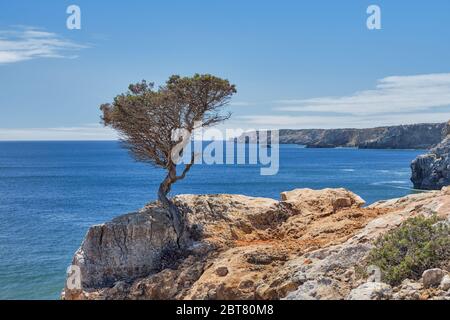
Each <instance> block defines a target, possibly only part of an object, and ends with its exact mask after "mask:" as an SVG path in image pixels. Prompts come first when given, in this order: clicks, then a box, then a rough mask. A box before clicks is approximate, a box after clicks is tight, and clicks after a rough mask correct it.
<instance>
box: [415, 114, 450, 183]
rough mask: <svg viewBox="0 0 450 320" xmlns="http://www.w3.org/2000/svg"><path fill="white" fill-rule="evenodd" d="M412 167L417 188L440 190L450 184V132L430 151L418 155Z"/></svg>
mask: <svg viewBox="0 0 450 320" xmlns="http://www.w3.org/2000/svg"><path fill="white" fill-rule="evenodd" d="M448 127H449V128H450V122H449V124H448ZM448 132H450V130H448ZM411 169H412V177H411V181H412V182H413V183H414V187H415V188H416V189H424V190H439V189H441V188H442V187H444V186H448V185H450V134H449V135H448V136H447V138H445V139H444V140H443V141H442V142H441V143H440V144H439V145H437V146H436V147H435V148H433V149H432V150H430V152H429V153H427V154H425V155H421V156H419V157H417V158H416V159H415V160H414V161H413V162H412V163H411Z"/></svg>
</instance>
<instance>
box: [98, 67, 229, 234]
mask: <svg viewBox="0 0 450 320" xmlns="http://www.w3.org/2000/svg"><path fill="white" fill-rule="evenodd" d="M128 89H129V91H127V92H126V93H123V94H120V95H118V96H116V97H115V98H114V101H113V102H112V103H108V104H103V105H101V107H100V109H101V111H102V112H103V117H102V121H103V124H104V125H105V126H109V127H111V128H113V129H115V130H116V131H117V132H118V133H119V137H120V139H121V141H122V142H123V145H124V146H125V147H126V148H127V149H129V150H130V152H131V154H132V155H133V157H134V158H135V159H136V160H137V161H142V162H146V163H150V164H151V165H153V166H155V167H160V168H164V169H165V170H166V171H167V175H166V177H165V178H164V180H163V181H162V183H161V185H160V186H159V190H158V200H159V201H160V202H161V203H162V205H163V206H164V207H166V208H167V209H168V212H169V219H170V220H171V222H172V226H173V228H174V230H175V232H176V234H177V237H178V239H180V237H181V235H182V233H183V230H184V219H183V217H182V216H181V212H180V210H179V209H178V208H177V207H176V206H175V205H174V203H173V202H172V201H171V200H170V199H169V198H168V193H169V192H170V189H171V187H172V184H174V183H175V182H177V181H178V180H181V179H184V177H185V176H186V174H187V172H188V171H189V169H190V168H191V167H192V165H193V163H194V157H195V155H194V153H193V152H192V154H191V161H190V163H187V164H185V165H184V167H183V168H182V169H180V171H181V172H180V173H178V172H177V161H176V160H177V159H174V156H173V155H174V153H175V154H176V155H177V156H182V155H183V154H182V152H183V150H182V149H181V150H179V149H180V143H182V137H179V138H177V139H174V133H175V132H179V130H182V131H183V132H185V133H188V134H191V133H192V132H193V130H194V129H196V127H195V126H197V127H198V126H199V124H200V126H201V127H209V126H212V125H214V124H217V123H219V122H222V121H225V120H227V119H228V118H229V117H230V115H231V114H230V113H227V114H222V113H221V111H222V109H223V107H224V106H225V105H226V104H227V103H228V102H229V101H230V98H231V96H232V95H233V94H234V93H236V88H235V86H234V85H232V84H230V83H229V82H228V81H227V80H223V79H220V78H217V77H214V76H212V75H209V74H206V75H199V74H195V75H194V76H193V77H180V76H177V75H174V76H171V77H170V78H169V80H168V81H167V82H166V84H165V85H163V86H160V87H159V88H158V89H157V90H155V89H154V84H153V83H147V82H146V81H145V80H143V81H142V82H139V83H137V84H132V85H130V86H129V87H128Z"/></svg>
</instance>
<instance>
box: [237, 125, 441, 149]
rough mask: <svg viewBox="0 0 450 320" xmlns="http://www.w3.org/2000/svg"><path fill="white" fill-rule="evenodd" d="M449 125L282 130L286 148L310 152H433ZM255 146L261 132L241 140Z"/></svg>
mask: <svg viewBox="0 0 450 320" xmlns="http://www.w3.org/2000/svg"><path fill="white" fill-rule="evenodd" d="M445 133H446V124H445V123H423V124H412V125H400V126H390V127H377V128H369V129H298V130H295V129H281V130H279V139H280V143H282V144H290V143H292V144H299V145H305V146H306V147H308V148H337V147H347V148H360V149H430V148H432V147H434V146H435V145H437V144H438V143H439V142H441V141H442V139H444V137H445ZM237 140H238V141H239V142H245V141H247V142H250V143H254V142H256V141H257V132H250V133H246V134H245V135H242V136H241V137H239V138H238V139H237Z"/></svg>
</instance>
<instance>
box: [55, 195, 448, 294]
mask: <svg viewBox="0 0 450 320" xmlns="http://www.w3.org/2000/svg"><path fill="white" fill-rule="evenodd" d="M174 202H175V204H176V205H177V206H178V207H179V208H180V209H181V210H182V211H183V214H184V215H185V217H186V219H187V221H186V232H185V235H184V237H183V238H182V239H180V242H179V244H180V248H179V247H177V245H176V234H175V232H174V231H173V229H172V228H171V225H170V221H169V219H168V218H167V215H166V214H165V209H163V208H161V207H160V205H159V204H158V203H157V202H154V203H151V204H149V205H147V206H146V207H145V208H144V209H142V210H141V211H139V212H135V213H130V214H127V215H123V216H120V217H118V218H116V219H113V220H112V221H111V222H107V223H105V224H102V225H96V226H92V227H91V228H90V229H89V231H88V233H87V235H86V237H85V239H84V241H83V243H82V245H81V247H80V249H79V250H78V251H77V252H76V254H75V256H74V258H73V261H72V265H74V266H76V267H77V268H76V269H78V270H79V275H80V286H78V287H73V286H72V287H71V286H70V285H68V284H67V283H66V287H65V289H64V292H63V295H62V298H63V299H66V300H96V299H132V300H140V299H156V300H158V299H159V300H160V299H180V300H183V299H219V300H223V299H233V300H236V299H239V300H245V299H264V300H272V299H292V300H304V299H308V300H311V299H314V300H329V299H332V300H336V299H352V300H361V299H363V300H381V299H399V300H403V299H407V300H411V299H417V300H418V299H422V300H424V299H450V275H449V271H450V265H448V266H445V264H443V265H442V266H441V265H438V264H428V265H427V266H428V267H429V268H431V269H428V268H427V270H426V271H424V272H423V275H422V273H420V274H419V275H418V276H417V277H414V278H405V280H404V281H402V282H401V283H400V284H392V285H389V284H388V283H384V282H380V281H379V280H378V281H379V282H374V281H375V280H376V279H375V280H373V279H371V278H370V275H366V274H364V273H362V271H361V270H360V269H361V266H364V265H365V263H366V262H365V261H366V260H365V259H366V258H367V257H368V255H369V254H370V252H371V250H372V249H373V248H374V246H375V245H376V241H377V239H378V237H379V236H380V235H383V234H386V233H387V232H390V231H391V230H395V229H396V228H398V227H399V226H400V225H401V224H403V223H404V222H405V221H407V220H408V219H411V218H412V217H439V218H440V219H442V220H441V222H440V224H441V225H442V226H443V227H442V229H439V230H445V229H443V228H444V226H445V225H450V188H444V189H443V190H442V191H432V192H427V193H421V194H414V195H409V196H406V197H403V198H400V199H392V200H387V201H380V202H377V203H375V204H372V205H370V206H369V207H363V205H364V201H363V200H362V199H361V198H360V197H359V196H357V195H356V194H354V193H352V192H350V191H347V190H345V189H324V190H311V189H295V190H292V191H288V192H283V193H281V201H277V200H274V199H269V198H254V197H247V196H242V195H227V194H219V195H179V196H176V197H175V198H174ZM424 235H425V234H424ZM441 268H442V269H441ZM70 277H71V276H70ZM68 283H71V282H68ZM69 287H70V288H69Z"/></svg>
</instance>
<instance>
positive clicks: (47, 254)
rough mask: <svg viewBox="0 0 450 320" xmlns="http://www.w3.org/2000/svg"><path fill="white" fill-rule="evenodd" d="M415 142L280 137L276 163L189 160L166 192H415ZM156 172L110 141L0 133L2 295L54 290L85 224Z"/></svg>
mask: <svg viewBox="0 0 450 320" xmlns="http://www.w3.org/2000/svg"><path fill="white" fill-rule="evenodd" d="M421 153H423V151H420V150H358V149H305V148H301V147H300V146H297V145H282V146H280V170H279V173H278V174H277V175H274V176H261V175H260V167H259V166H258V165H213V166H207V165H195V166H194V167H193V168H192V169H191V171H190V172H189V174H188V177H187V178H186V179H185V180H184V181H181V182H179V183H177V184H176V185H175V186H174V188H173V194H180V193H191V194H202V193H236V194H245V195H250V196H261V197H273V198H277V199H278V198H279V193H280V192H282V191H285V190H290V189H294V188H314V189H320V188H325V187H345V188H348V189H350V190H352V191H354V192H355V193H357V194H359V195H360V196H361V197H362V198H364V199H365V200H366V201H367V203H373V202H375V201H377V200H381V199H387V198H394V197H401V196H404V195H407V194H410V193H412V192H414V191H413V190H412V189H411V188H412V184H411V183H410V181H409V177H410V169H409V164H410V162H411V161H412V160H413V159H414V158H415V157H416V156H417V155H419V154H421ZM163 174H164V173H163V172H162V171H161V170H158V169H154V168H152V167H150V166H148V165H145V164H141V163H137V162H135V161H134V160H133V159H132V158H131V157H130V156H129V154H128V153H127V151H125V150H123V149H122V148H121V147H120V145H119V143H117V142H1V143H0V299H58V298H59V294H60V292H61V289H62V288H63V285H64V280H65V270H66V267H67V266H68V265H69V264H70V261H71V258H72V255H73V253H74V252H75V251H76V249H77V248H78V247H79V245H80V243H81V241H82V240H83V237H84V235H85V233H86V231H87V229H88V228H89V226H90V225H92V224H98V223H102V222H105V221H107V220H110V219H111V218H113V217H115V216H117V215H120V214H123V213H126V212H130V211H134V210H137V209H139V208H141V207H142V206H143V205H145V204H146V203H147V202H149V201H151V200H154V199H155V194H156V190H157V187H158V185H159V182H160V181H161V179H162V178H163Z"/></svg>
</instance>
